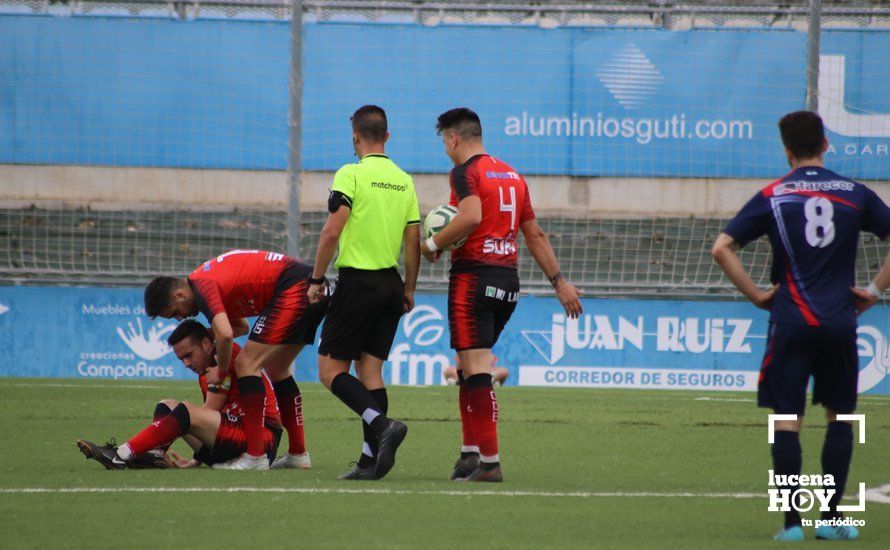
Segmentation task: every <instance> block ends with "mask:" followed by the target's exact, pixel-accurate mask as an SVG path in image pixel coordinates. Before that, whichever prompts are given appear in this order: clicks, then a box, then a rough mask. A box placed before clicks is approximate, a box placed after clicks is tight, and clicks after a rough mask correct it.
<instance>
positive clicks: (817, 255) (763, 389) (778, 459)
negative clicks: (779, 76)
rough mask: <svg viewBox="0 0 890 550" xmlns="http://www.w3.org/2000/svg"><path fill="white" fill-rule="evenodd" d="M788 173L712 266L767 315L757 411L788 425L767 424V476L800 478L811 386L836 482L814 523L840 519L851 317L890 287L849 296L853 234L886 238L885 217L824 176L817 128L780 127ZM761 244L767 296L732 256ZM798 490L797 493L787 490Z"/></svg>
mask: <svg viewBox="0 0 890 550" xmlns="http://www.w3.org/2000/svg"><path fill="white" fill-rule="evenodd" d="M779 130H780V132H781V134H782V143H783V144H784V145H785V154H786V155H787V157H788V163H789V164H790V165H791V172H789V173H788V174H787V175H785V176H784V177H782V178H781V179H779V180H777V181H775V182H773V183H771V184H770V185H767V186H766V187H764V188H763V189H762V190H761V191H760V192H758V193H757V194H756V195H754V197H753V198H752V199H751V200H750V201H748V203H747V204H746V205H745V206H744V207H743V208H742V210H741V211H740V212H739V213H738V214H737V215H736V217H735V218H733V219H732V221H730V222H729V224H728V225H727V226H726V228H725V229H724V230H723V233H721V234H720V236H719V237H717V241H716V242H715V243H714V248H713V251H712V253H713V255H714V259H715V260H716V261H717V263H718V264H719V265H720V267H721V268H723V271H724V272H726V275H727V276H728V277H729V279H730V280H731V281H732V283H733V284H734V285H735V286H736V288H738V289H739V291H741V292H742V294H744V295H745V296H746V297H748V299H749V300H751V302H753V303H754V305H756V306H757V307H759V308H762V309H766V310H769V311H770V323H769V336H768V341H767V347H766V353H765V354H764V358H763V363H762V366H761V370H760V378H759V380H758V392H757V403H758V405H759V406H761V407H766V408H771V409H773V410H774V411H775V412H776V413H777V414H796V415H798V419H797V420H796V421H777V422H776V423H775V430H776V432H775V443H774V444H773V446H772V458H773V470H774V473H775V475H791V474H797V475H799V474H800V472H801V462H802V456H801V448H800V439H799V432H800V426H801V419H802V418H803V414H804V409H805V407H806V391H807V385H808V383H809V379H810V376H812V377H813V381H814V386H813V404H814V405H815V404H822V406H823V407H825V410H826V415H827V417H828V430H827V432H826V435H825V444H824V446H823V449H822V468H823V470H824V473H825V474H831V475H832V476H833V477H834V480H835V483H836V487H835V489H837V493H836V494H835V496H834V497H833V498H832V499H831V501H830V506H831V511H830V512H823V513H822V519H840V517H841V514H840V513H839V512H837V510H836V507H837V504H838V503H839V502H840V499H841V497H842V496H843V491H844V485H845V483H846V480H847V473H848V472H849V469H850V459H851V457H852V454H853V429H852V425H851V424H850V423H848V422H839V421H838V420H837V415H838V414H849V413H852V412H853V411H854V410H855V408H856V388H857V383H858V378H859V357H858V355H857V348H856V316H857V314H859V313H862V312H863V311H865V310H866V309H868V308H869V307H871V306H872V305H873V304H875V303H876V302H877V300H878V299H879V298H880V296H881V294H882V293H883V291H884V290H885V289H887V287H890V267H888V266H890V262H888V261H887V260H885V261H884V265H883V266H882V267H881V270H880V272H879V273H878V276H877V278H876V279H875V280H874V281H873V282H872V283H871V284H870V285H869V286H868V288H866V289H860V288H854V287H855V262H856V249H857V243H858V241H859V233H860V232H861V231H863V230H864V231H869V232H871V233H874V234H875V235H877V236H878V237H880V238H881V239H886V238H887V237H888V235H890V209H888V208H887V205H886V204H884V202H883V201H882V200H881V199H880V198H879V197H878V196H877V195H876V194H875V193H874V192H873V191H872V190H870V189H868V188H867V187H865V186H864V185H862V184H860V183H857V182H855V181H852V180H849V179H847V178H844V177H843V176H839V175H838V174H835V173H834V172H832V171H831V170H828V169H826V168H825V167H824V165H823V161H822V156H823V155H824V153H825V151H826V150H827V149H828V141H827V140H826V138H825V130H824V127H823V125H822V119H821V118H819V116H818V115H817V114H815V113H812V112H808V111H799V112H794V113H790V114H788V115H786V116H784V117H783V118H782V120H780V121H779ZM763 235H768V236H769V241H770V245H771V247H772V251H773V262H772V274H771V280H772V283H773V287H772V288H771V289H769V290H761V289H759V288H758V287H757V286H756V285H755V284H754V281H753V280H752V279H751V277H750V276H749V275H748V273H747V272H746V271H745V269H744V267H742V264H741V262H740V261H739V257H738V254H737V251H738V250H739V249H740V248H741V247H743V246H745V245H746V244H747V243H749V242H751V241H753V240H756V239H757V238H759V237H761V236H763ZM792 489H793V490H796V487H792ZM800 519H801V518H800V514H799V513H797V512H794V511H792V512H786V513H785V527H784V529H783V530H782V531H781V532H780V533H779V534H778V535H776V537H775V538H776V540H803V529H802V528H801V521H800ZM858 536H859V533H858V531H857V530H856V528H855V527H851V526H843V525H841V526H826V525H823V526H821V527H819V528H818V529H817V530H816V538H822V539H834V540H852V539H855V538H857V537H858Z"/></svg>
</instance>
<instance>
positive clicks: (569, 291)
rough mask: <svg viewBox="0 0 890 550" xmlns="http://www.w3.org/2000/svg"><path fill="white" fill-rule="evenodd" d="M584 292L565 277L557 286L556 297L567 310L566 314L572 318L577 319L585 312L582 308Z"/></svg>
mask: <svg viewBox="0 0 890 550" xmlns="http://www.w3.org/2000/svg"><path fill="white" fill-rule="evenodd" d="M583 294H584V293H583V292H581V291H580V290H578V289H577V288H575V285H573V284H570V283H568V282H566V281H565V280H564V279H563V280H562V281H561V282H560V283H559V284H558V285H557V287H556V298H557V299H558V300H559V303H560V304H562V307H563V308H564V309H565V310H566V315H567V316H568V317H569V318H570V319H577V318H578V317H580V316H581V314H582V313H584V310H583V309H582V308H581V300H580V298H581V296H582V295H583Z"/></svg>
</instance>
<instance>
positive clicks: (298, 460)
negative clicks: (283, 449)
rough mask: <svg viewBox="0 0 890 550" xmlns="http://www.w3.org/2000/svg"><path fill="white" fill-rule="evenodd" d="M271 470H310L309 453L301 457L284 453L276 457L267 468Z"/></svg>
mask: <svg viewBox="0 0 890 550" xmlns="http://www.w3.org/2000/svg"><path fill="white" fill-rule="evenodd" d="M269 468H271V469H272V470H280V469H284V468H287V469H291V470H308V469H310V468H312V460H310V459H309V453H308V452H305V453H303V454H301V455H292V454H290V453H285V454H283V455H281V456H280V457H278V459H277V460H276V461H275V462H273V463H272V465H271V466H270V467H269Z"/></svg>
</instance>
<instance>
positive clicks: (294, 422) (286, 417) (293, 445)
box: [278, 393, 306, 455]
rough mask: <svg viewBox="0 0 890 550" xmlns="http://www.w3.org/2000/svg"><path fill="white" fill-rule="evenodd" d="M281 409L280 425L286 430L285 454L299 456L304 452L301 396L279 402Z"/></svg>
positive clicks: (304, 440)
mask: <svg viewBox="0 0 890 550" xmlns="http://www.w3.org/2000/svg"><path fill="white" fill-rule="evenodd" d="M278 406H279V407H280V409H281V423H282V424H283V425H284V429H285V430H287V452H289V453H290V454H292V455H301V454H303V453H305V452H306V438H305V435H304V434H303V396H302V395H301V394H299V393H298V394H297V395H294V396H292V397H290V398H289V399H286V400H284V401H279V402H278Z"/></svg>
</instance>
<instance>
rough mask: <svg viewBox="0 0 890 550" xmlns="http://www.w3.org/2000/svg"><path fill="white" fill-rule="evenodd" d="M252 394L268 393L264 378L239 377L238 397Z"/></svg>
mask: <svg viewBox="0 0 890 550" xmlns="http://www.w3.org/2000/svg"><path fill="white" fill-rule="evenodd" d="M251 393H266V386H265V384H263V377H262V376H260V375H257V376H239V377H238V395H249V394H251Z"/></svg>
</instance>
